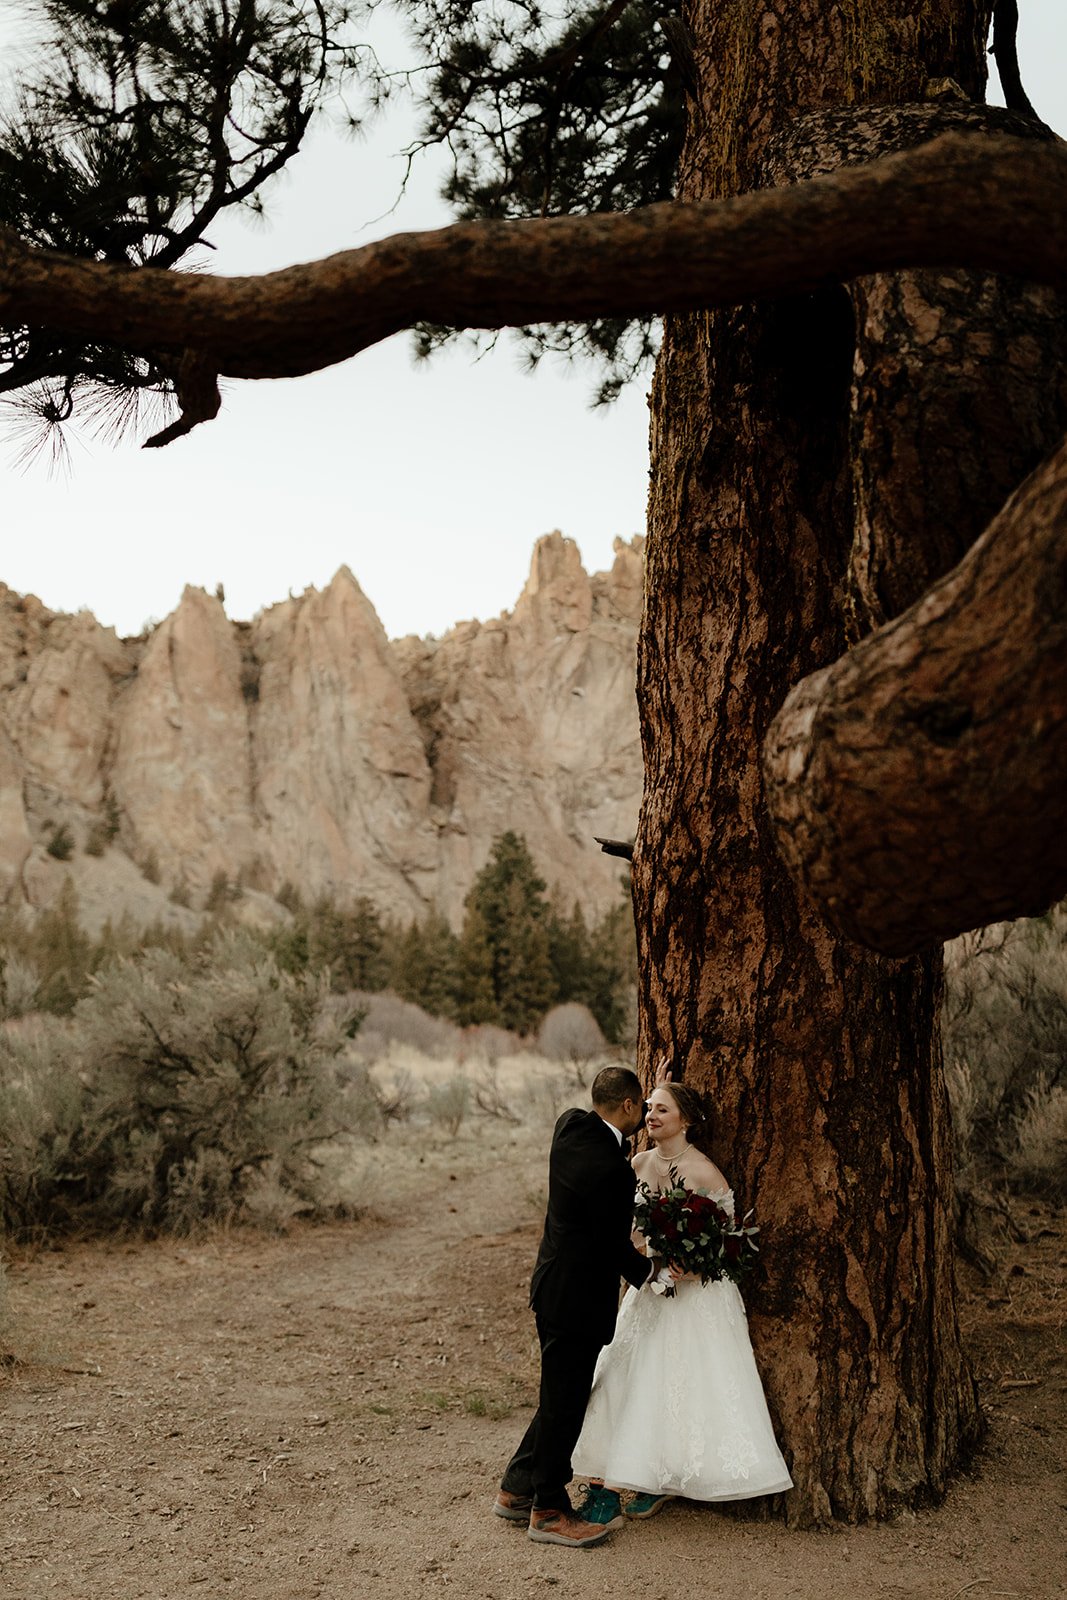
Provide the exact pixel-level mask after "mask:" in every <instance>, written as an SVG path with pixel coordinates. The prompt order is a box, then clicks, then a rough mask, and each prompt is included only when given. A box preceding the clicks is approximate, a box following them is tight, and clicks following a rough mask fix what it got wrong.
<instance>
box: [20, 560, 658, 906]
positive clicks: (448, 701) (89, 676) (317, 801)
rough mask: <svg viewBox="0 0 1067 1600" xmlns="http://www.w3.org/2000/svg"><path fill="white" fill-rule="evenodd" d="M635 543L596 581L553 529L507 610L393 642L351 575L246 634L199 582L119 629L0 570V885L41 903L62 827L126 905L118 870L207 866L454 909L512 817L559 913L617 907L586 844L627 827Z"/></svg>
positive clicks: (98, 899)
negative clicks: (428, 636)
mask: <svg viewBox="0 0 1067 1600" xmlns="http://www.w3.org/2000/svg"><path fill="white" fill-rule="evenodd" d="M641 545H642V541H641V540H634V541H633V543H632V544H627V543H624V542H622V541H617V542H616V552H615V562H614V565H613V567H612V570H611V571H610V572H608V573H597V574H594V575H593V576H592V577H590V576H589V575H588V574H587V573H586V572H585V571H584V569H583V568H582V565H581V561H580V559H579V555H578V550H577V547H576V546H575V545H574V544H573V542H572V541H570V540H568V539H564V538H563V537H562V535H560V534H558V533H554V534H549V535H548V536H546V537H545V538H544V539H541V540H540V541H539V542H538V544H537V546H536V548H535V551H534V556H533V564H532V568H531V572H530V577H529V580H528V582H527V584H526V587H525V588H524V590H523V592H522V594H521V596H520V597H519V600H518V602H517V604H516V606H515V609H514V611H513V612H511V613H506V612H505V613H504V614H503V615H501V616H500V617H498V618H496V619H495V620H493V621H490V622H486V623H478V622H469V623H463V624H461V625H460V626H458V627H457V628H454V629H452V630H451V631H450V632H449V633H448V634H446V635H445V636H444V637H443V638H442V639H437V640H420V639H415V638H407V639H401V640H397V641H395V642H393V643H390V642H389V640H388V639H387V638H386V636H385V634H384V632H383V630H382V626H381V623H380V622H379V620H378V617H377V615H376V613H375V611H374V608H373V606H372V605H371V604H370V602H369V600H368V599H367V598H366V596H365V595H364V594H363V592H362V590H361V589H360V587H359V585H358V583H357V582H356V580H355V578H354V577H353V576H352V574H351V573H350V572H349V571H348V569H347V568H342V569H341V571H340V572H338V574H337V576H336V577H335V578H334V579H333V581H332V582H331V583H330V584H329V586H328V587H327V588H326V589H325V590H324V591H323V592H321V593H319V592H318V591H317V590H314V589H310V590H308V591H307V592H306V593H305V594H303V595H302V596H300V597H299V598H296V599H290V600H287V601H283V602H281V603H280V604H278V605H275V606H272V607H270V608H269V609H268V610H267V611H265V612H263V613H261V614H260V615H259V616H258V617H257V618H256V619H255V620H254V621H253V622H252V623H232V622H230V621H229V620H228V619H227V617H226V615H225V613H224V611H223V608H222V605H221V603H220V602H219V601H218V600H217V599H215V598H213V597H211V596H209V595H207V594H205V593H204V591H202V590H199V589H192V588H189V589H186V591H185V593H184V595H183V596H182V600H181V603H180V605H179V606H178V608H177V610H176V611H175V612H174V613H173V614H172V615H171V616H170V617H168V618H167V619H166V621H164V622H163V623H161V624H160V625H159V627H158V628H156V629H155V631H154V632H153V633H152V634H151V635H150V636H149V637H148V638H147V639H130V640H119V639H118V638H116V636H115V634H114V632H113V630H111V629H106V628H102V627H101V626H100V625H99V624H98V623H97V622H96V621H95V619H94V618H92V617H91V616H89V615H88V614H85V613H82V614H79V615H78V616H76V617H66V616H58V615H55V614H53V613H51V612H49V611H47V610H46V608H45V607H43V606H42V605H41V603H40V602H39V601H38V600H36V599H35V598H34V597H33V596H27V597H25V598H22V597H20V596H18V595H15V594H14V593H13V592H12V591H11V590H9V589H6V588H4V586H3V585H0V896H2V897H5V898H7V899H9V900H11V901H14V902H16V903H23V904H31V905H41V904H44V903H47V902H48V900H49V899H51V898H52V896H53V895H54V893H55V892H57V888H56V886H57V885H58V884H61V883H62V881H63V876H64V872H63V871H62V870H59V869H61V868H63V865H64V864H63V863H62V862H59V861H56V860H55V859H54V858H53V857H52V856H49V855H47V854H46V847H47V845H48V842H49V840H50V839H51V838H52V837H53V834H54V832H55V830H56V829H57V828H58V827H61V826H62V827H65V828H67V829H68V830H69V831H70V833H71V834H72V835H73V838H74V841H75V859H74V870H75V879H76V881H77V880H78V879H83V878H84V879H85V884H86V887H87V888H88V885H89V882H90V881H91V883H92V886H93V894H92V898H93V901H94V905H99V906H104V905H106V903H107V898H108V896H107V889H106V884H107V877H106V874H107V871H108V870H111V871H112V872H113V874H114V879H115V883H114V888H115V894H116V898H117V899H120V900H122V901H123V903H129V900H130V870H131V868H130V863H131V861H132V862H135V863H137V865H138V866H139V867H140V868H141V869H142V870H145V869H147V875H148V876H149V877H150V878H152V879H153V880H154V879H156V878H158V884H159V886H158V888H157V887H156V885H155V883H153V884H152V885H151V892H150V894H149V895H148V896H147V899H146V904H147V903H148V902H149V901H151V902H152V903H154V904H158V903H159V901H160V900H165V897H166V895H167V893H168V892H169V890H170V889H171V888H174V887H177V886H182V887H184V888H186V889H188V890H190V891H191V892H192V895H193V903H194V904H196V903H198V896H201V897H202V894H203V892H204V891H205V890H206V888H207V886H208V885H209V884H210V883H211V880H212V878H213V877H214V876H215V874H217V873H220V872H222V873H225V874H226V875H227V877H229V878H231V879H233V878H236V877H238V875H240V876H242V878H243V880H244V881H245V882H246V883H249V884H251V885H253V886H254V887H256V888H259V889H263V890H267V891H275V890H277V889H278V888H279V887H280V886H281V884H282V883H283V882H285V881H286V880H288V881H289V882H291V883H292V884H294V885H296V886H297V887H298V888H300V890H301V891H302V892H303V893H304V894H305V895H308V894H310V895H314V894H316V893H320V892H328V893H330V894H332V895H334V896H336V897H337V898H339V899H342V900H344V899H351V898H353V897H355V896H356V895H361V894H365V895H368V896H370V898H371V899H372V900H374V901H375V902H376V904H377V905H378V906H379V907H380V908H381V909H382V910H383V911H385V912H387V913H389V914H391V915H396V916H400V917H404V918H406V917H409V916H413V915H419V914H421V913H422V912H423V911H425V910H426V909H427V908H428V907H429V906H430V905H438V906H440V908H441V909H442V910H444V911H445V912H446V913H447V914H448V915H449V916H450V917H451V918H452V919H453V921H456V922H458V920H459V918H460V916H461V914H462V905H463V897H464V895H465V894H466V892H467V890H468V888H469V887H470V883H471V880H472V878H473V876H474V874H475V873H476V872H477V871H478V869H479V868H480V867H481V866H482V865H483V864H484V862H485V860H486V858H487V856H488V854H489V850H490V848H491V846H492V842H493V839H494V838H495V837H496V836H497V835H498V834H500V833H502V832H503V831H504V830H505V829H508V828H511V829H514V830H515V831H516V832H519V833H522V834H524V835H525V836H526V839H527V842H528V843H529V845H530V848H531V850H532V852H533V854H534V857H535V859H536V861H537V863H538V866H539V869H540V871H541V873H542V876H543V877H544V878H545V879H546V881H547V882H548V884H549V885H550V886H559V888H560V890H561V892H562V893H563V894H564V896H565V898H566V900H567V901H568V902H569V901H570V900H572V899H575V898H576V899H578V900H579V901H580V902H581V903H582V905H583V907H584V908H585V909H586V910H587V912H593V911H598V910H602V909H604V908H606V907H607V906H608V905H610V904H611V903H613V902H614V900H615V899H616V897H617V895H618V893H619V863H618V862H617V861H613V860H611V859H609V858H607V857H605V856H603V855H602V854H601V853H600V851H599V849H598V847H597V846H596V844H595V843H594V840H593V835H594V834H607V835H610V836H612V837H619V838H625V837H631V836H632V834H633V832H634V829H635V827H636V823H637V813H638V807H639V804H640V795H641V758H640V746H639V739H638V727H637V709H636V703H635V698H634V677H635V650H636V639H637V628H638V623H639V620H640V609H641ZM105 822H107V823H109V824H110V831H114V829H115V826H116V825H117V828H118V832H117V835H116V837H115V838H114V840H113V842H112V843H111V844H110V845H109V847H108V849H107V852H106V854H105V855H104V856H103V857H99V856H94V857H92V858H91V859H92V862H93V867H92V871H91V872H89V873H87V872H86V871H83V870H82V869H81V867H80V865H79V858H80V855H81V852H82V851H83V850H84V846H85V844H86V843H87V842H88V841H89V840H90V838H91V837H92V836H93V835H94V834H95V835H96V838H97V841H99V838H100V834H101V830H102V827H103V824H104V823H105ZM101 874H103V876H101ZM147 887H148V885H146V888H147ZM94 920H95V918H94Z"/></svg>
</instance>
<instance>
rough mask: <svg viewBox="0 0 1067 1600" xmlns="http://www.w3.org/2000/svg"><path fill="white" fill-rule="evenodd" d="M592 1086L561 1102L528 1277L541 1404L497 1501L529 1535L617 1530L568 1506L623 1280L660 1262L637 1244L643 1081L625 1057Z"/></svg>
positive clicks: (564, 1537) (588, 1536)
mask: <svg viewBox="0 0 1067 1600" xmlns="http://www.w3.org/2000/svg"><path fill="white" fill-rule="evenodd" d="M658 1076H659V1075H658V1074H657V1079H658ZM668 1076H669V1074H668ZM592 1094H593V1109H592V1111H579V1110H577V1109H572V1110H570V1111H565V1112H564V1113H563V1115H562V1116H561V1117H560V1119H559V1121H558V1122H557V1123H556V1128H555V1132H554V1133H553V1135H552V1148H551V1152H550V1154H549V1164H548V1210H547V1212H546V1215H545V1229H544V1233H543V1235H542V1238H541V1248H540V1250H539V1251H538V1253H537V1263H536V1265H535V1267H534V1273H533V1279H532V1282H531V1284H530V1304H531V1306H532V1307H533V1311H534V1316H535V1318H536V1320H537V1337H538V1339H539V1340H540V1343H541V1387H540V1394H539V1400H538V1407H537V1411H536V1412H535V1413H534V1419H533V1421H532V1422H531V1423H530V1426H529V1427H528V1428H527V1430H526V1433H525V1434H524V1436H523V1439H522V1443H521V1444H520V1445H519V1448H518V1449H517V1450H516V1452H515V1454H514V1455H513V1456H512V1458H511V1460H510V1462H509V1463H508V1467H507V1471H506V1472H505V1473H504V1476H503V1479H502V1480H501V1484H500V1492H499V1493H498V1495H497V1497H496V1501H495V1503H494V1505H493V1510H494V1511H495V1512H496V1514H497V1516H500V1517H506V1518H507V1519H508V1520H509V1521H511V1522H526V1521H527V1519H528V1520H529V1530H528V1531H529V1536H530V1538H531V1539H536V1540H537V1541H538V1542H539V1543H541V1544H562V1545H567V1546H569V1547H570V1548H572V1549H582V1548H584V1547H585V1546H587V1545H593V1544H599V1543H600V1541H601V1540H602V1539H606V1538H607V1536H608V1533H609V1532H610V1531H611V1529H610V1527H605V1526H603V1525H602V1524H600V1523H593V1522H585V1521H583V1520H582V1518H581V1516H580V1515H579V1514H576V1513H575V1512H574V1511H573V1510H572V1508H571V1503H570V1498H569V1496H568V1494H567V1484H568V1483H569V1482H570V1477H571V1454H572V1452H573V1450H574V1446H575V1444H576V1443H577V1442H578V1435H579V1434H580V1433H581V1431H582V1420H583V1418H584V1416H585V1408H586V1405H587V1403H588V1401H589V1394H590V1391H591V1389H592V1387H593V1369H594V1368H595V1366H596V1361H597V1356H598V1355H599V1354H600V1351H601V1348H602V1347H603V1346H604V1345H606V1344H609V1343H610V1342H611V1338H612V1335H613V1334H614V1332H615V1314H616V1311H617V1309H618V1304H619V1279H620V1277H622V1278H625V1279H626V1280H627V1282H628V1283H632V1284H633V1285H634V1286H635V1287H638V1286H640V1285H641V1284H642V1283H644V1281H645V1279H646V1278H647V1277H648V1275H649V1273H650V1272H651V1271H652V1263H651V1262H650V1261H649V1260H648V1258H647V1257H646V1256H643V1255H641V1254H639V1252H638V1251H637V1250H635V1249H634V1247H633V1245H632V1244H631V1242H630V1230H631V1228H632V1226H633V1203H634V1189H635V1186H636V1183H635V1179H634V1174H633V1169H632V1168H631V1166H630V1163H629V1161H628V1160H627V1158H626V1150H625V1140H626V1139H627V1138H629V1136H630V1135H631V1134H633V1133H636V1132H637V1130H638V1128H639V1127H640V1126H641V1124H642V1122H643V1121H644V1115H645V1102H644V1094H643V1091H642V1088H641V1080H640V1079H639V1078H638V1076H637V1074H636V1073H634V1072H631V1071H630V1069H629V1067H605V1068H604V1069H603V1071H602V1072H598V1073H597V1075H596V1077H595V1078H594V1079H593V1091H592ZM612 1526H613V1524H612Z"/></svg>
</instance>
